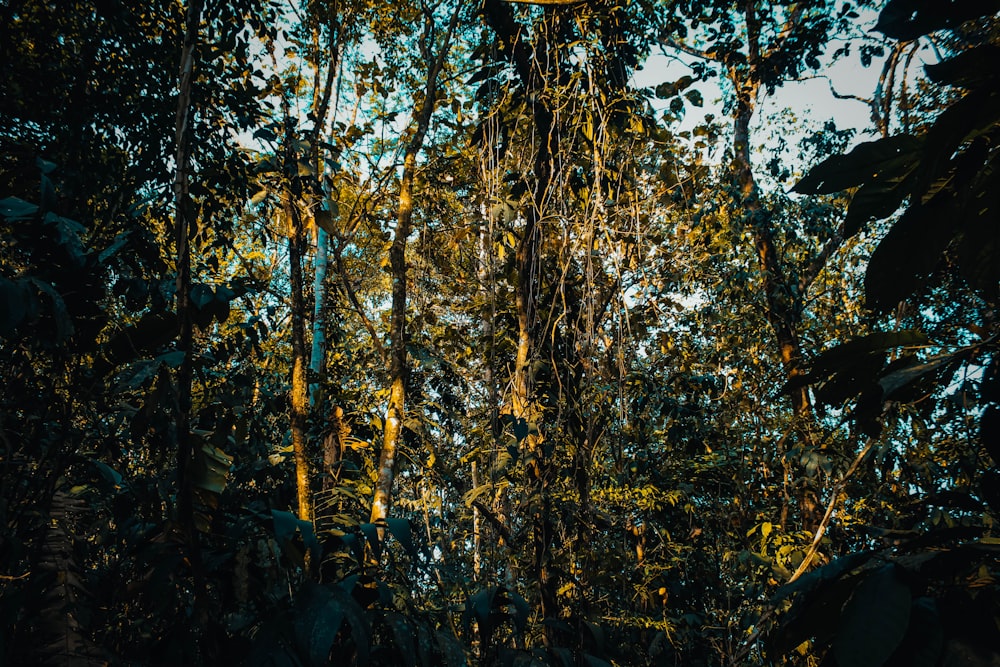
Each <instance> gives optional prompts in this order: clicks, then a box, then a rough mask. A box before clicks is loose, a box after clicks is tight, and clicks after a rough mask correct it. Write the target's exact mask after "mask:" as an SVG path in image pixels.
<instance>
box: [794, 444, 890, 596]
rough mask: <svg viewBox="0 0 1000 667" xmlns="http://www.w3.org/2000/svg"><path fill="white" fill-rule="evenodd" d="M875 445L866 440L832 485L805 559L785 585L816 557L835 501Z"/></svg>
mask: <svg viewBox="0 0 1000 667" xmlns="http://www.w3.org/2000/svg"><path fill="white" fill-rule="evenodd" d="M874 445H875V439H874V438H868V443H867V444H865V446H864V448H862V450H861V451H860V452H858V455H857V456H856V457H854V462H853V463H851V467H850V468H848V469H847V471H846V472H845V473H844V474H843V476H841V478H840V481H838V482H837V483H836V484H834V485H833V490H832V492H831V493H830V502H829V504H828V505H827V506H826V513H825V514H824V515H823V520H822V521H820V522H819V527H818V528H816V534H815V535H814V536H813V541H812V544H810V545H809V551H808V552H806V556H805V558H803V559H802V562H801V563H799V567H798V568H797V569H796V570H795V572H794V573H793V574H792V576H791V577H790V578H789V579H788V582H787V583H789V584H790V583H792V582H793V581H795V580H796V579H798V578H799V577H801V576H802V575H803V574H805V571H806V569H808V567H809V565H810V564H811V563H812V561H813V559H814V558H815V557H816V552H817V551H819V543H820V542H821V541H822V540H823V535H824V534H825V533H826V529H827V527H828V526H829V525H830V519H832V518H833V510H834V508H836V506H837V499H838V498H839V497H840V494H841V492H842V491H843V490H844V487H846V486H847V481H848V480H849V479H850V478H851V475H853V474H854V472H855V471H856V470H857V469H858V466H860V465H861V462H862V461H863V460H864V458H865V456H867V455H868V452H870V451H871V449H872V447H873V446H874Z"/></svg>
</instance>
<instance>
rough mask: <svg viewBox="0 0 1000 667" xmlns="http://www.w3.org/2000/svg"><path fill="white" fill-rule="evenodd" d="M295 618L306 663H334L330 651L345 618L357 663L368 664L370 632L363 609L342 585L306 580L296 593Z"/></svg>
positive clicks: (301, 651)
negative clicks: (325, 584)
mask: <svg viewBox="0 0 1000 667" xmlns="http://www.w3.org/2000/svg"><path fill="white" fill-rule="evenodd" d="M294 618H295V625H294V636H295V642H296V646H297V647H298V648H299V651H300V654H304V655H305V657H306V664H308V665H315V666H317V667H321V666H325V665H329V664H332V663H331V657H330V653H331V652H332V651H333V649H334V642H335V641H336V639H337V634H338V633H339V631H340V629H341V627H342V626H343V624H344V621H345V620H346V621H347V623H348V625H349V626H350V628H351V638H352V639H353V640H354V642H353V647H354V650H355V651H356V654H355V656H354V658H355V660H354V664H357V665H365V664H367V663H368V646H369V644H370V638H369V636H370V631H369V627H368V623H367V621H365V618H364V610H363V609H362V608H361V607H360V606H359V605H358V603H357V601H356V600H354V598H352V597H351V596H350V594H349V593H348V592H346V591H344V589H343V588H341V587H340V586H336V585H328V586H323V585H320V584H316V583H314V582H306V583H305V584H304V585H303V587H302V588H301V589H300V591H299V594H298V596H297V600H296V604H295V614H294ZM334 663H336V660H335V659H334Z"/></svg>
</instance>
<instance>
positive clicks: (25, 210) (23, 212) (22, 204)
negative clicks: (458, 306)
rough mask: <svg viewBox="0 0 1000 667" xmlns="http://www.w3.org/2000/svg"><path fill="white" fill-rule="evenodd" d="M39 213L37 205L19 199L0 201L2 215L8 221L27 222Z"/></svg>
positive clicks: (11, 198) (8, 198) (9, 198)
mask: <svg viewBox="0 0 1000 667" xmlns="http://www.w3.org/2000/svg"><path fill="white" fill-rule="evenodd" d="M37 212H38V206H37V205H36V204H30V203H28V202H26V201H24V200H23V199H18V198H17V197H7V198H6V199H0V215H2V216H3V217H5V218H7V219H8V220H26V219H28V218H31V217H34V215H35V213H37Z"/></svg>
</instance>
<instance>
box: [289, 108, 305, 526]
mask: <svg viewBox="0 0 1000 667" xmlns="http://www.w3.org/2000/svg"><path fill="white" fill-rule="evenodd" d="M282 105H283V111H284V119H285V138H284V140H285V147H284V149H285V156H284V172H285V179H284V182H285V191H284V192H283V193H282V205H283V208H284V214H285V222H286V224H287V225H288V265H289V267H288V281H289V283H290V287H291V310H292V318H291V319H292V377H291V392H290V397H289V398H290V408H289V425H290V428H291V434H292V452H293V454H294V456H295V490H296V497H297V500H298V516H299V519H301V520H303V521H312V518H313V509H312V488H311V478H312V476H311V473H310V470H309V455H308V451H307V440H306V418H307V414H308V412H307V411H308V408H309V399H308V387H307V385H306V368H308V366H309V362H308V359H307V358H306V333H305V322H306V310H305V308H306V306H305V298H304V296H303V291H302V284H303V278H302V255H303V245H304V244H305V230H304V229H303V225H302V215H301V213H300V211H299V201H300V200H301V197H302V183H301V180H300V179H299V175H298V167H299V164H298V163H299V154H298V152H297V151H296V150H295V128H294V125H293V123H292V118H291V112H290V110H289V105H288V100H287V99H285V98H282Z"/></svg>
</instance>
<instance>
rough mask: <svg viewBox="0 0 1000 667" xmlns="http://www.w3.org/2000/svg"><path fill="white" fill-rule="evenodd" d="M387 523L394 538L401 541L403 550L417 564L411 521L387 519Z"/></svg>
mask: <svg viewBox="0 0 1000 667" xmlns="http://www.w3.org/2000/svg"><path fill="white" fill-rule="evenodd" d="M385 523H386V525H387V526H388V527H389V532H390V533H392V536H393V537H395V538H396V539H397V540H399V543H400V544H401V545H402V546H403V549H405V550H406V553H407V554H409V556H410V558H411V559H412V560H413V562H414V563H416V561H417V550H416V548H415V547H414V546H413V532H412V529H411V528H410V522H409V520H407V519H400V518H389V517H387V518H386V520H385Z"/></svg>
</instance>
